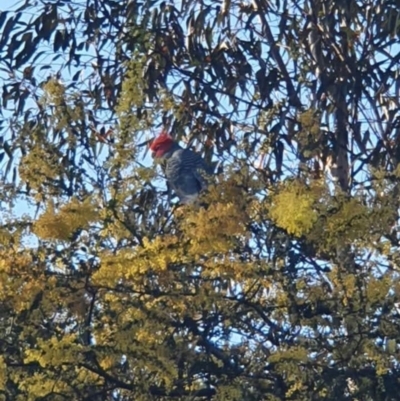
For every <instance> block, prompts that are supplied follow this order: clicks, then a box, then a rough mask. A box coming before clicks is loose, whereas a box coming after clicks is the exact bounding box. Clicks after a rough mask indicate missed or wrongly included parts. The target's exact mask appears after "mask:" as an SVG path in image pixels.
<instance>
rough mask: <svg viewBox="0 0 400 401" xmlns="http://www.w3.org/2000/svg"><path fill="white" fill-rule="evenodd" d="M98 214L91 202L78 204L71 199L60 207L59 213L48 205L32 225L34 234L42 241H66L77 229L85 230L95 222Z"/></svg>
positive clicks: (75, 200)
mask: <svg viewBox="0 0 400 401" xmlns="http://www.w3.org/2000/svg"><path fill="white" fill-rule="evenodd" d="M97 218H98V213H97V211H96V210H95V206H94V205H93V203H92V202H91V200H89V199H88V200H86V201H85V202H82V203H80V202H79V201H78V200H77V199H73V200H72V201H71V202H70V203H68V204H66V205H64V206H62V207H61V209H60V211H59V212H56V211H55V210H54V208H53V207H52V206H51V205H49V206H48V207H47V209H46V211H45V212H44V213H43V214H42V215H41V216H40V217H39V219H38V220H37V221H36V222H35V224H34V229H33V231H34V233H35V234H36V235H38V236H39V237H40V238H42V239H58V240H63V241H66V240H68V239H69V238H70V236H71V235H72V234H73V233H74V232H75V231H76V230H77V229H79V228H87V227H88V225H89V223H91V222H93V221H96V219H97Z"/></svg>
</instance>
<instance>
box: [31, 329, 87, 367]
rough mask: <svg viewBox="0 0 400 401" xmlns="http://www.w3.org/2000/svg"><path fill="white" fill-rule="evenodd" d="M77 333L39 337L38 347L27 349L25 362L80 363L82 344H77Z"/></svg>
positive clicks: (43, 363) (45, 363)
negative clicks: (47, 337) (47, 338)
mask: <svg viewBox="0 0 400 401" xmlns="http://www.w3.org/2000/svg"><path fill="white" fill-rule="evenodd" d="M76 340H77V335H76V334H68V333H65V334H64V335H63V337H62V338H61V339H58V338H57V337H52V338H50V339H49V340H45V339H41V338H39V339H38V340H37V348H35V349H27V350H26V351H25V358H24V362H25V363H29V362H38V363H39V364H40V366H42V367H47V366H53V367H54V366H61V365H64V364H69V363H78V362H79V360H80V359H81V358H80V357H81V353H82V346H81V345H79V344H77V342H76Z"/></svg>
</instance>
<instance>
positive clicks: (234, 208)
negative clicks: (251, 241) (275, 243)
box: [181, 202, 248, 255]
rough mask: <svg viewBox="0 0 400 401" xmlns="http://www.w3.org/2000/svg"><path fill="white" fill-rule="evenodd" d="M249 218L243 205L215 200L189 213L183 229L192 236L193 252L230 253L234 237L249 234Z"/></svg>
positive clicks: (187, 235) (185, 216) (191, 248)
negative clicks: (216, 201)
mask: <svg viewBox="0 0 400 401" xmlns="http://www.w3.org/2000/svg"><path fill="white" fill-rule="evenodd" d="M247 221H248V218H247V216H246V213H245V211H244V210H243V209H242V207H241V206H240V205H239V204H237V203H233V202H229V203H225V204H224V203H213V204H211V205H210V206H209V207H208V208H207V209H204V208H201V209H200V210H198V211H191V212H187V213H185V215H184V219H183V221H182V222H181V229H182V230H183V232H184V233H185V236H186V237H187V238H189V239H190V252H191V254H193V255H204V254H208V253H226V252H228V251H229V250H230V249H231V247H232V240H233V239H234V238H236V237H240V236H246V234H247V232H246V225H245V224H246V222H247Z"/></svg>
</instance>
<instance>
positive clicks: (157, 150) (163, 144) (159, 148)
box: [150, 130, 174, 157]
mask: <svg viewBox="0 0 400 401" xmlns="http://www.w3.org/2000/svg"><path fill="white" fill-rule="evenodd" d="M173 143H174V140H173V139H172V137H171V136H170V135H169V134H168V133H167V131H165V130H162V131H161V133H160V134H159V135H158V136H157V137H156V138H154V140H153V141H152V142H151V144H150V150H151V151H153V157H162V156H163V154H164V153H165V152H167V151H168V150H169V149H170V148H171V146H172V145H173Z"/></svg>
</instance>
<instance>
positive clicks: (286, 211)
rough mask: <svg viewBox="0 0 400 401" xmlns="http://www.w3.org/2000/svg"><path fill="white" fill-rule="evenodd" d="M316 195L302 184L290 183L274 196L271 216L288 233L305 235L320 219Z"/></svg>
mask: <svg viewBox="0 0 400 401" xmlns="http://www.w3.org/2000/svg"><path fill="white" fill-rule="evenodd" d="M316 195H318V194H315V193H314V192H313V191H311V190H309V189H308V188H307V187H306V186H305V185H304V184H302V183H300V182H291V183H288V184H286V185H284V186H283V188H282V189H281V190H280V191H278V193H277V194H276V195H275V196H273V199H272V202H273V204H272V206H271V208H270V216H271V218H272V219H273V220H274V221H275V222H276V224H277V225H278V226H279V227H281V228H283V229H285V230H286V231H287V232H288V233H290V234H293V235H296V236H302V235H305V234H307V233H308V232H309V231H310V230H311V229H312V228H313V226H314V224H315V222H316V221H317V219H318V213H317V211H316V210H315V204H316V201H317V200H318V198H317V196H316Z"/></svg>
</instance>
